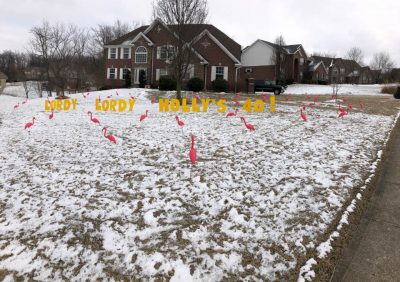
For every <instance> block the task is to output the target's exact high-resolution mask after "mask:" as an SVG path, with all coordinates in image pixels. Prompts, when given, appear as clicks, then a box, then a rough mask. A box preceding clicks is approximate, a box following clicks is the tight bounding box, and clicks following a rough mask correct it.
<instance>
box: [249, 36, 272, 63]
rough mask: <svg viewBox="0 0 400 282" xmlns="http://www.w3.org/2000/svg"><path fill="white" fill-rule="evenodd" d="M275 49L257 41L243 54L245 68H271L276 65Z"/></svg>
mask: <svg viewBox="0 0 400 282" xmlns="http://www.w3.org/2000/svg"><path fill="white" fill-rule="evenodd" d="M273 54H274V48H273V47H272V46H271V45H269V44H267V43H266V42H264V41H262V40H259V39H258V40H256V41H255V42H254V43H253V44H251V45H250V46H248V47H246V48H245V49H244V50H243V52H242V65H243V66H269V65H274V63H273V62H272V57H273Z"/></svg>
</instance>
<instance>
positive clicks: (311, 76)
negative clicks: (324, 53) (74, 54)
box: [303, 61, 328, 84]
mask: <svg viewBox="0 0 400 282" xmlns="http://www.w3.org/2000/svg"><path fill="white" fill-rule="evenodd" d="M303 79H304V82H305V83H320V84H325V83H327V82H328V68H327V67H326V66H325V64H324V62H323V61H319V62H315V61H309V62H308V65H307V71H305V72H304V77H303Z"/></svg>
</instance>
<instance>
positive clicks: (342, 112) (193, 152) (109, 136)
mask: <svg viewBox="0 0 400 282" xmlns="http://www.w3.org/2000/svg"><path fill="white" fill-rule="evenodd" d="M89 94H90V93H87V95H85V94H83V93H82V95H83V97H84V99H86V98H87V96H89ZM116 95H117V96H119V94H118V92H117V91H116ZM111 97H112V95H110V96H107V98H108V99H110V98H111ZM194 97H195V98H196V99H200V98H199V96H198V95H195V96H194ZM130 98H131V99H135V97H133V96H132V95H130ZM239 98H240V93H237V94H236V95H235V97H234V98H233V100H232V101H233V102H234V103H235V106H239V105H240V104H239ZM98 99H99V100H100V101H101V99H100V96H99V98H98ZM221 99H223V100H226V99H225V98H223V97H222V98H221ZM261 99H262V100H263V101H264V102H266V101H267V96H266V95H265V94H262V95H261ZM306 99H307V100H310V99H311V96H310V95H307V94H306ZM332 99H334V100H335V101H336V104H337V105H338V107H339V108H338V109H339V116H338V117H339V118H343V117H344V116H346V115H347V114H348V113H349V110H351V109H353V106H352V104H351V103H348V104H347V106H346V109H343V108H342V106H341V102H343V104H346V99H345V98H344V97H342V99H341V100H339V99H338V97H337V95H332ZM47 100H48V101H49V103H50V100H49V98H47ZM285 101H286V102H288V101H289V97H286V98H285ZM27 102H28V100H27V99H25V100H24V101H22V102H21V105H24V104H26V103H27ZM317 102H318V98H317V97H315V98H314V100H313V101H312V102H310V103H309V104H308V107H313V106H314V105H315V104H316V103H317ZM151 103H152V104H154V103H155V97H154V96H152V97H151ZM359 106H360V109H363V108H364V107H365V105H364V102H363V101H359ZM19 107H20V103H18V104H17V105H15V106H14V109H15V110H16V109H18V108H19ZM305 110H306V105H304V103H302V105H301V107H300V118H301V119H302V120H303V121H305V122H306V121H307V116H306V114H305V113H304V111H305ZM238 111H239V109H238V108H236V109H235V111H234V112H228V113H227V115H226V117H234V116H237V114H238ZM148 112H149V111H148V110H146V112H145V114H143V115H141V116H140V119H139V121H140V122H142V121H143V120H145V119H146V118H147V116H148ZM87 113H88V115H89V116H90V121H91V122H93V123H94V124H98V125H100V121H99V120H98V119H97V118H94V117H93V113H92V112H91V111H88V112H87ZM53 118H54V109H52V111H51V113H50V115H49V119H53ZM175 119H176V121H177V124H178V126H180V127H181V128H183V126H184V125H185V123H184V122H183V121H182V120H180V119H179V116H175ZM35 120H36V118H35V117H33V118H32V122H28V123H26V124H25V129H29V128H31V127H32V126H33V125H34V124H35ZM240 120H241V121H242V122H243V123H244V125H245V126H246V128H247V129H249V130H250V131H255V128H254V126H253V125H252V124H250V123H247V122H246V119H245V118H244V117H242V116H241V117H240ZM102 132H103V136H104V137H105V138H107V139H108V140H109V141H110V142H112V143H114V144H117V140H116V139H115V137H114V136H113V135H112V134H107V127H103V129H102ZM194 138H195V136H194V135H193V134H191V141H192V143H191V148H190V151H189V159H190V162H191V163H192V164H193V165H194V164H196V159H197V155H196V150H195V149H194Z"/></svg>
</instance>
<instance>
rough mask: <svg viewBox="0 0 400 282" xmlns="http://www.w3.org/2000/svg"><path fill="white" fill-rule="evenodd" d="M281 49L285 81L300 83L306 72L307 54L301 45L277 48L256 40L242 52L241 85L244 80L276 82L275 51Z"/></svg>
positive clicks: (272, 44) (274, 45) (266, 42)
mask: <svg viewBox="0 0 400 282" xmlns="http://www.w3.org/2000/svg"><path fill="white" fill-rule="evenodd" d="M278 48H281V49H282V55H283V56H284V60H283V61H284V62H285V65H284V66H283V68H284V69H283V73H284V75H285V79H286V81H293V82H295V83H297V82H301V81H302V79H303V73H304V71H306V61H307V54H306V52H305V51H304V49H303V46H302V45H301V44H297V45H285V46H278V45H276V44H274V43H271V42H268V41H265V40H261V39H258V40H256V41H255V42H254V43H253V44H251V45H250V46H248V47H246V48H244V49H243V51H242V58H241V60H242V69H241V72H240V76H241V79H242V82H243V84H245V82H244V81H246V79H249V78H252V79H255V80H269V81H276V80H278V78H277V73H278V72H277V70H276V64H275V61H276V58H275V57H276V55H275V54H276V50H277V49H278Z"/></svg>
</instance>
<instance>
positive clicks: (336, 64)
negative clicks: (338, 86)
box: [307, 56, 376, 84]
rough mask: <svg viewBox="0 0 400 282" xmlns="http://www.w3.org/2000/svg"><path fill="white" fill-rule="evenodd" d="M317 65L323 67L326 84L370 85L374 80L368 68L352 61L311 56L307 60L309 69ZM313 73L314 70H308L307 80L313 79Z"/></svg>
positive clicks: (372, 73)
mask: <svg viewBox="0 0 400 282" xmlns="http://www.w3.org/2000/svg"><path fill="white" fill-rule="evenodd" d="M318 63H322V64H323V65H324V66H325V69H326V73H327V74H328V78H327V81H328V83H352V84H371V83H375V80H376V79H375V74H374V72H373V71H372V70H371V69H370V68H369V67H368V66H365V67H361V66H360V65H359V64H358V63H357V62H356V61H354V60H347V59H342V58H329V57H321V56H312V57H310V58H309V60H308V65H309V67H310V66H316V65H317V64H318ZM314 72H315V70H313V69H312V68H309V73H308V74H307V78H310V77H314V76H315V73H314Z"/></svg>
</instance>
